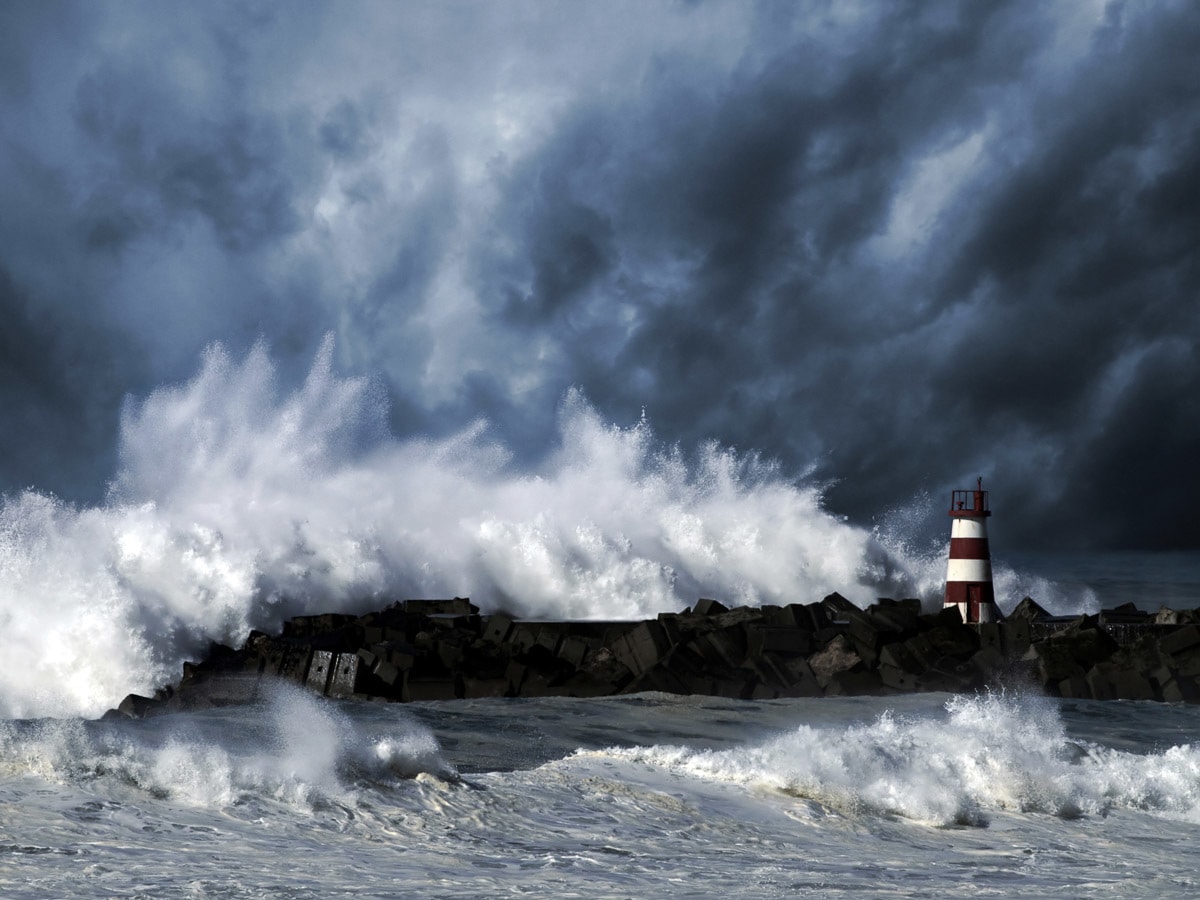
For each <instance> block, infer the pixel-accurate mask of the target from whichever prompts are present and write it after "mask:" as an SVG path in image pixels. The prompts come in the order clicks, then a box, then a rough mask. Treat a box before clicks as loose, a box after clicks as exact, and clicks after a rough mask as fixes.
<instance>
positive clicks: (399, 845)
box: [0, 345, 1200, 898]
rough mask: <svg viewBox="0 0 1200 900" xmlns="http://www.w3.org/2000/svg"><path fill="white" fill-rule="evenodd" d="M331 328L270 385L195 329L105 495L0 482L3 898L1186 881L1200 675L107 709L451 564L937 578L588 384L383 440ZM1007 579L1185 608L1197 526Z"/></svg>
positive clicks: (800, 590) (780, 578) (650, 608)
mask: <svg viewBox="0 0 1200 900" xmlns="http://www.w3.org/2000/svg"><path fill="white" fill-rule="evenodd" d="M331 354H332V347H331V345H327V346H326V347H325V348H324V349H323V351H322V353H321V354H320V356H319V357H318V358H317V360H316V361H315V363H314V365H313V368H312V371H311V373H310V374H309V376H308V379H307V381H306V382H305V383H304V384H303V385H302V386H301V387H300V388H298V389H297V390H294V391H290V392H289V391H282V390H281V389H280V388H279V386H278V385H277V383H276V377H275V371H274V367H273V364H272V362H271V360H270V357H269V354H268V353H267V351H266V350H265V349H264V348H257V349H255V350H254V351H253V352H252V353H251V354H249V355H248V356H247V357H246V358H245V359H241V360H236V359H233V358H231V357H230V356H229V355H228V354H227V353H225V352H224V351H223V350H222V349H221V348H220V347H214V348H212V349H211V350H210V351H209V352H208V353H207V354H206V356H205V358H204V360H203V363H202V365H201V367H200V370H199V372H198V373H197V375H196V376H195V378H193V379H192V380H191V381H189V382H187V383H185V384H182V385H176V386H167V387H164V388H162V389H160V390H158V391H156V392H154V393H153V394H151V395H150V396H149V397H146V398H143V399H141V400H131V401H130V402H129V404H128V405H127V406H126V409H125V411H124V414H123V416H122V422H121V447H120V451H121V452H120V466H119V469H118V471H116V472H114V474H113V478H112V482H111V488H110V491H109V494H108V497H107V499H106V500H105V502H104V503H102V504H98V505H96V506H90V507H81V506H77V505H72V504H69V503H64V502H62V501H61V500H59V499H58V498H55V497H53V496H50V495H48V494H45V493H42V492H39V491H38V490H36V489H32V488H31V489H29V490H26V491H24V492H21V493H18V494H13V495H8V496H5V497H3V498H0V896H4V897H37V898H42V897H106V896H119V897H155V898H157V897H175V896H179V897H314V898H315V897H322V898H326V897H333V896H349V895H353V896H356V897H394V896H419V897H437V896H446V897H478V896H509V895H514V896H515V895H522V896H553V897H569V896H587V897H649V896H660V895H662V896H713V895H722V894H724V895H736V896H752V897H753V896H761V897H776V896H795V895H811V896H835V895H841V894H847V893H855V894H865V895H868V896H921V897H925V896H933V895H939V896H940V895H948V896H980V895H986V896H1031V897H1044V896H1055V895H1062V896H1071V897H1078V896H1115V897H1131V896H1155V897H1158V896H1195V895H1196V894H1197V892H1198V890H1200V886H1198V884H1197V882H1198V881H1200V877H1198V876H1196V875H1194V874H1193V867H1192V866H1191V865H1190V862H1189V861H1190V857H1191V851H1192V848H1193V847H1194V845H1195V844H1196V842H1197V839H1198V838H1200V741H1198V735H1200V732H1198V728H1200V718H1198V717H1200V709H1197V708H1193V707H1186V706H1172V705H1167V704H1153V703H1108V704H1103V703H1083V702H1076V701H1059V700H1052V699H1047V698H1044V697H1039V696H1034V695H1018V694H1006V695H972V696H948V695H933V694H930V695H915V696H904V697H889V698H854V699H823V700H780V701H770V702H750V701H744V702H742V701H729V700H717V699H711V698H696V697H672V696H664V695H639V696H631V697H617V698H606V699H595V700H577V699H541V700H534V699H520V700H488V701H458V702H446V703H430V704H408V705H395V704H383V703H363V702H354V701H332V700H327V699H324V698H320V697H316V696H314V695H311V694H308V693H305V692H304V691H303V690H302V689H300V688H298V687H295V686H292V685H286V684H280V685H278V686H277V688H276V689H275V690H273V691H272V692H271V695H270V697H269V699H268V700H266V701H264V702H263V703H262V704H260V705H258V706H253V707H236V708H226V709H218V710H209V711H204V712H198V713H187V714H183V713H180V714H172V715H167V716H163V717H160V718H155V719H150V720H145V721H133V720H117V721H114V720H108V719H100V718H99V716H100V715H101V714H102V713H103V712H104V710H106V709H108V708H110V707H112V706H115V705H116V703H117V702H119V701H120V699H121V698H122V697H123V696H124V695H126V694H127V693H130V692H138V693H143V694H144V693H150V692H152V691H153V690H154V688H156V687H158V686H160V685H163V684H168V683H172V682H174V681H176V680H177V679H178V677H179V674H180V671H181V665H182V663H183V661H184V660H187V659H189V658H196V657H198V656H199V655H200V654H201V653H202V652H203V650H204V648H205V647H206V646H207V645H208V642H209V641H212V640H218V641H222V642H224V643H228V644H233V645H237V644H240V643H241V641H242V640H243V639H244V638H245V637H246V635H247V634H248V633H249V631H250V629H252V628H259V629H263V630H267V631H271V630H275V629H278V628H279V626H280V625H281V624H282V622H283V621H284V620H285V619H286V618H288V617H290V616H294V615H298V614H302V613H315V612H330V611H347V612H363V611H366V610H369V609H373V608H378V607H379V606H381V605H383V604H384V603H386V602H387V601H388V600H390V599H397V598H403V597H423V596H424V597H429V596H453V595H459V596H470V597H471V598H472V599H473V600H474V601H475V602H476V603H478V604H479V605H480V606H481V607H483V609H484V610H485V611H492V610H495V609H499V608H503V609H506V610H508V611H510V612H514V613H517V614H520V615H527V616H546V617H563V618H571V617H575V618H605V619H612V618H633V617H641V616H648V615H654V614H655V613H657V612H659V611H662V610H679V609H682V608H683V607H684V606H687V605H689V604H691V603H693V602H694V601H695V599H696V598H697V597H699V596H713V597H716V598H718V599H721V600H723V601H725V602H727V603H731V604H736V603H747V604H763V603H787V602H810V601H812V600H816V599H820V597H822V596H824V595H825V594H826V593H828V592H830V591H833V590H837V591H840V592H841V593H843V594H844V595H846V596H847V597H849V598H850V599H851V600H853V601H855V602H857V603H859V604H861V605H866V604H867V603H870V602H871V601H872V600H873V599H874V598H875V597H877V596H893V597H895V596H918V597H921V598H923V599H924V600H925V602H926V603H927V604H928V605H929V606H930V608H936V607H937V606H938V605H939V602H940V600H939V596H940V592H941V588H942V579H943V577H944V571H945V559H944V550H945V547H944V544H942V545H941V546H934V547H929V546H926V547H923V548H922V547H916V548H914V543H913V540H912V539H911V537H909V536H906V535H905V534H904V528H903V527H899V526H897V525H896V523H897V522H898V521H900V520H901V519H903V516H891V517H885V520H886V521H887V522H889V523H890V524H889V525H887V526H886V527H880V528H876V529H873V530H872V529H864V528H861V527H858V526H856V525H853V524H851V523H848V522H846V521H844V520H842V519H840V518H839V517H837V516H834V515H831V514H829V513H828V512H827V511H826V510H825V509H824V507H823V505H822V500H821V494H820V490H819V488H818V487H815V486H812V485H809V484H807V483H806V482H805V481H804V480H803V479H800V480H796V479H794V478H790V477H788V476H787V475H786V473H782V472H780V471H779V470H778V469H777V468H776V467H775V466H773V465H772V464H770V463H769V462H766V461H764V460H762V459H761V458H759V457H758V456H756V455H755V454H753V453H738V452H735V451H732V450H729V449H726V448H720V447H717V446H715V445H710V446H703V447H698V448H680V447H674V446H669V445H664V444H663V443H662V442H660V441H658V439H657V438H656V437H655V435H654V433H653V430H652V428H651V427H650V425H649V423H647V422H639V423H637V424H635V425H633V426H628V427H622V426H617V425H613V424H611V423H606V422H604V421H602V420H601V418H600V417H599V415H598V414H597V413H596V412H595V410H594V409H592V408H591V406H590V405H589V404H588V403H587V401H586V399H585V398H584V397H582V396H580V395H578V394H570V395H568V396H567V397H566V398H565V399H564V401H563V405H562V409H561V410H560V434H559V440H558V443H557V445H556V446H555V447H554V448H552V450H551V452H550V453H548V454H547V456H546V458H545V460H544V461H543V462H542V463H541V464H540V465H539V466H538V467H537V468H536V469H535V470H532V471H530V470H527V469H521V468H519V467H517V466H515V465H514V463H513V461H512V458H511V454H510V453H509V452H508V450H507V449H506V448H505V447H504V446H503V445H501V444H499V443H498V442H496V441H495V440H494V439H493V438H492V437H491V436H490V435H489V432H488V428H487V424H486V423H478V424H477V425H475V426H473V427H471V428H470V429H468V430H466V431H465V432H463V433H462V434H459V435H455V436H453V437H451V438H448V439H445V440H441V441H433V440H426V441H400V440H397V439H395V438H393V437H391V436H389V434H388V432H387V428H386V409H385V408H384V406H383V404H382V400H381V396H382V395H381V392H380V391H379V390H378V388H377V386H375V385H373V384H372V382H370V381H369V380H366V379H345V378H339V377H337V376H336V375H335V374H334V373H333V371H332V365H331V358H332V357H331ZM995 568H996V582H997V594H998V596H999V597H1001V598H1005V599H1002V601H1001V602H1002V605H1006V604H1007V605H1011V604H1012V603H1015V602H1016V600H1018V599H1019V598H1020V597H1021V596H1023V595H1024V594H1030V595H1032V596H1034V597H1035V598H1036V599H1037V600H1038V601H1039V602H1041V603H1042V604H1043V605H1044V606H1046V607H1047V608H1049V609H1050V610H1051V611H1053V612H1059V613H1069V612H1080V611H1093V610H1095V609H1099V608H1100V607H1101V606H1102V605H1103V606H1113V605H1118V604H1119V603H1123V602H1126V601H1129V600H1132V601H1133V602H1138V603H1140V604H1143V605H1147V604H1148V605H1149V608H1157V605H1158V601H1159V600H1161V601H1162V602H1167V603H1169V604H1170V605H1174V606H1200V589H1198V586H1200V558H1197V556H1196V555H1194V554H1193V555H1188V554H1176V555H1170V556H1146V555H1128V554H1127V555H1114V554H1108V555H1099V556H1098V555H1091V556H1088V555H1077V556H1072V557H1067V556H1058V557H1041V558H1020V559H1017V558H1013V559H1007V560H1006V559H1003V558H999V559H997V560H996V567H995Z"/></svg>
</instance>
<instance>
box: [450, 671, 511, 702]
mask: <svg viewBox="0 0 1200 900" xmlns="http://www.w3.org/2000/svg"><path fill="white" fill-rule="evenodd" d="M462 683H463V697H465V698H467V699H472V698H475V697H507V696H508V693H509V690H510V689H511V686H510V685H509V682H508V679H507V678H473V677H470V676H465V677H464V678H463V680H462Z"/></svg>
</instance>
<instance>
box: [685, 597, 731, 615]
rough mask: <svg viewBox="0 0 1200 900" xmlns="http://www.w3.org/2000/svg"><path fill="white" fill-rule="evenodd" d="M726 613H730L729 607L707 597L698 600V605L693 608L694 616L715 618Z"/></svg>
mask: <svg viewBox="0 0 1200 900" xmlns="http://www.w3.org/2000/svg"><path fill="white" fill-rule="evenodd" d="M724 612H729V607H728V606H726V605H725V604H724V603H720V602H718V601H716V600H710V599H709V598H707V597H702V598H701V599H699V600H697V601H696V605H695V606H693V607H692V615H694V616H714V615H717V614H718V613H724Z"/></svg>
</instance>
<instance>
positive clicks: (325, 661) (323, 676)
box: [304, 650, 334, 694]
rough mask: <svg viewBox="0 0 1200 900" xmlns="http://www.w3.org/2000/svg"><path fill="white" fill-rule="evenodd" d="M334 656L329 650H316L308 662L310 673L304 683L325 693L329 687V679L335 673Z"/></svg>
mask: <svg viewBox="0 0 1200 900" xmlns="http://www.w3.org/2000/svg"><path fill="white" fill-rule="evenodd" d="M333 656H334V655H333V653H332V652H331V651H329V650H314V651H313V654H312V659H311V661H310V662H309V664H308V674H307V675H306V676H305V678H304V683H305V685H306V686H307V687H309V688H311V689H312V690H314V691H316V692H317V693H319V694H324V693H325V692H326V691H327V690H328V689H329V679H330V677H331V676H332V674H333Z"/></svg>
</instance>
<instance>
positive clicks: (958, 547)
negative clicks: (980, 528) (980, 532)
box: [950, 537, 991, 559]
mask: <svg viewBox="0 0 1200 900" xmlns="http://www.w3.org/2000/svg"><path fill="white" fill-rule="evenodd" d="M950 558H951V559H991V556H990V555H989V554H988V542H987V538H956V537H952V538H950Z"/></svg>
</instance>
